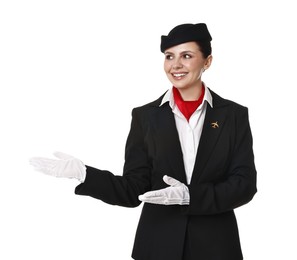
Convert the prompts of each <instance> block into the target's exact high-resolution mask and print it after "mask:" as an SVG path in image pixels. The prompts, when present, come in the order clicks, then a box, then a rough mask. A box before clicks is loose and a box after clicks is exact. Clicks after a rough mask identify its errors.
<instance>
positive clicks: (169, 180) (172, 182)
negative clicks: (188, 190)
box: [163, 175, 182, 187]
mask: <svg viewBox="0 0 297 260" xmlns="http://www.w3.org/2000/svg"><path fill="white" fill-rule="evenodd" d="M163 181H164V182H165V183H166V184H168V185H170V186H173V187H177V186H180V185H181V184H182V183H181V182H180V181H178V180H176V179H174V178H172V177H170V176H167V175H164V176H163Z"/></svg>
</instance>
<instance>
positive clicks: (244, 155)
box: [186, 106, 257, 215]
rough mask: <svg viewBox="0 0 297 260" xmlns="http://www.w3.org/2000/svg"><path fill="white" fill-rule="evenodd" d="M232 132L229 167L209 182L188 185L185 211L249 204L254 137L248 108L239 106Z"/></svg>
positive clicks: (253, 173)
mask: <svg viewBox="0 0 297 260" xmlns="http://www.w3.org/2000/svg"><path fill="white" fill-rule="evenodd" d="M232 134H233V135H234V136H232V140H233V142H234V144H233V147H232V149H231V150H232V152H231V159H230V163H229V166H228V167H227V169H225V170H224V171H226V172H224V174H223V176H224V178H220V180H215V181H212V182H203V181H201V182H199V183H198V184H194V185H193V186H190V187H189V191H190V205H189V206H188V208H187V209H186V213H187V214H190V215H191V214H192V215H201V214H202V215H204V214H217V213H222V212H226V211H230V210H233V209H235V208H237V207H239V206H241V205H244V204H246V203H248V202H249V201H250V200H251V199H252V198H253V196H254V194H255V193H256V192H257V188H256V169H255V165H254V154H253V140H252V133H251V129H250V124H249V119H248V109H247V108H245V107H241V106H240V107H239V108H237V109H236V111H235V119H234V129H233V131H232ZM213 170H214V171H215V170H217V171H220V170H221V169H213ZM203 174H208V173H207V172H205V173H203Z"/></svg>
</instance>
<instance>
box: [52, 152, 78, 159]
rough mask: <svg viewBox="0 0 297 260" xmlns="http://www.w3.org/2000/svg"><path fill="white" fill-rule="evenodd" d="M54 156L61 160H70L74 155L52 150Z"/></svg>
mask: <svg viewBox="0 0 297 260" xmlns="http://www.w3.org/2000/svg"><path fill="white" fill-rule="evenodd" d="M54 156H56V157H57V158H59V159H61V160H70V159H73V158H74V157H73V156H71V155H69V154H67V153H62V152H54Z"/></svg>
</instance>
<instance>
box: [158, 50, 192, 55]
mask: <svg viewBox="0 0 297 260" xmlns="http://www.w3.org/2000/svg"><path fill="white" fill-rule="evenodd" d="M186 53H193V54H195V52H193V51H190V50H188V51H182V52H181V53H180V54H181V55H183V54H186ZM164 54H174V53H173V52H170V51H166V52H165V53H164Z"/></svg>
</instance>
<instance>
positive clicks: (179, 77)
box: [172, 73, 187, 79]
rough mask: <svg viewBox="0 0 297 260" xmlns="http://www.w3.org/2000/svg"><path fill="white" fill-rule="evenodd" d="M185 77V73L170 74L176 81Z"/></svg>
mask: <svg viewBox="0 0 297 260" xmlns="http://www.w3.org/2000/svg"><path fill="white" fill-rule="evenodd" d="M186 75H187V73H172V76H173V77H174V78H176V79H181V78H183V77H184V76H186Z"/></svg>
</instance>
